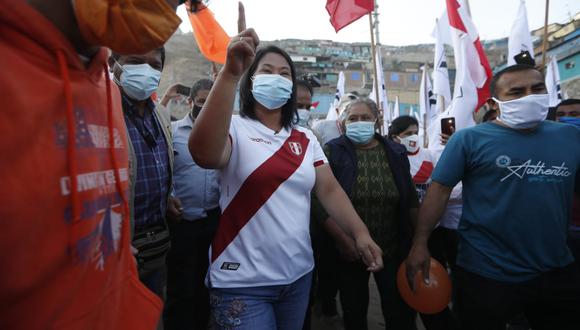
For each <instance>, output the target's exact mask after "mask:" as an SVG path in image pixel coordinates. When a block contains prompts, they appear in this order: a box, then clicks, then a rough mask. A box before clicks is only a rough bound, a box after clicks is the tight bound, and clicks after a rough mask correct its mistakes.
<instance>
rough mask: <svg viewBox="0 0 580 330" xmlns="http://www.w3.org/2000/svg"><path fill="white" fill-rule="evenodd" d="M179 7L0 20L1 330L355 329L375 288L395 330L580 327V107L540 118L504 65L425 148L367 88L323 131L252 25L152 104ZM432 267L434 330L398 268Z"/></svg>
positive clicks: (532, 87) (71, 5)
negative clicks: (485, 96)
mask: <svg viewBox="0 0 580 330" xmlns="http://www.w3.org/2000/svg"><path fill="white" fill-rule="evenodd" d="M182 2H183V1H182ZM168 3H172V5H169V4H168ZM177 4H178V1H168V2H166V1H165V0H151V1H149V2H148V4H147V5H145V4H142V5H141V6H135V7H132V8H131V9H127V11H128V13H129V14H130V15H128V16H127V15H123V13H122V12H118V11H115V10H112V9H111V8H113V7H114V6H115V4H114V1H105V0H94V1H84V0H76V1H72V2H71V1H68V0H58V1H52V2H51V3H50V5H47V4H46V2H45V1H37V0H29V1H27V2H24V1H16V2H12V1H7V0H2V1H0V6H2V8H4V9H5V10H3V11H2V13H0V17H1V18H2V19H1V20H0V26H1V27H2V31H3V32H2V37H1V38H0V47H1V50H2V51H1V52H0V54H2V57H3V59H4V60H5V61H4V62H5V63H9V64H10V65H8V66H6V67H5V70H4V73H3V74H2V75H0V77H1V78H0V90H2V91H4V93H5V95H6V97H5V102H6V103H7V104H6V106H5V108H4V109H5V110H4V112H5V113H6V114H7V115H8V116H7V118H8V119H7V120H5V121H3V122H2V124H0V127H1V128H2V132H3V133H4V134H5V136H6V137H7V139H5V140H4V142H3V143H2V144H1V150H2V155H4V157H3V159H2V161H1V162H0V178H1V179H0V182H2V183H3V190H2V200H3V204H2V207H1V208H0V219H2V231H1V236H0V238H1V239H0V242H2V243H1V244H2V245H1V246H4V247H5V248H6V249H4V250H5V251H6V253H4V254H3V255H2V257H0V265H1V266H2V269H3V270H4V272H3V276H2V281H0V296H1V297H2V299H1V300H0V307H1V308H0V329H156V328H158V329H166V330H172V329H176V330H177V329H208V328H212V329H216V330H219V329H223V330H233V329H237V330H238V329H239V330H243V329H252V330H253V329H282V330H300V329H311V326H312V318H313V313H315V314H317V315H321V317H322V318H323V320H325V321H327V322H329V324H331V325H330V326H331V327H335V328H339V327H344V328H345V329H347V330H364V329H368V321H367V314H368V309H369V294H370V293H369V279H370V275H371V273H372V274H373V278H374V281H375V283H376V288H377V290H378V296H379V298H380V310H381V312H382V315H383V317H384V324H385V328H386V329H400V330H413V329H417V320H418V319H420V320H421V322H422V323H423V325H424V327H425V328H426V329H427V330H443V329H451V330H454V329H465V330H472V329H475V330H478V329H481V330H496V329H497V330H499V329H506V325H508V324H512V325H515V324H516V323H518V322H520V323H522V322H523V323H524V324H525V327H526V328H531V329H546V330H548V329H550V330H552V329H563V330H566V329H576V328H577V327H578V321H577V315H578V314H579V313H580V218H579V217H580V203H579V199H580V173H579V168H580V100H576V99H569V100H565V101H563V102H562V103H560V104H559V105H558V106H557V107H556V108H554V109H551V110H552V111H550V109H549V107H548V95H547V91H546V86H545V84H544V77H543V74H542V72H541V71H540V70H539V69H537V68H536V67H534V66H530V65H527V64H516V65H512V66H508V67H507V68H505V69H503V70H501V71H499V72H497V73H496V74H495V76H494V77H493V80H492V82H491V94H492V96H493V97H492V98H491V99H490V100H489V101H488V104H487V105H486V110H482V111H486V113H485V115H484V116H482V120H481V123H479V124H478V125H476V126H474V127H470V128H465V129H461V130H458V131H457V132H455V131H452V132H451V133H452V134H443V133H442V134H441V135H440V139H441V141H440V142H441V145H443V146H444V148H442V149H437V150H431V149H429V148H428V144H429V143H427V142H428V141H425V140H424V137H423V136H422V135H421V134H420V132H419V126H420V125H419V122H418V121H417V120H416V119H415V118H413V117H410V116H400V117H398V118H396V119H395V120H394V121H393V122H392V123H391V125H390V127H388V131H387V132H386V134H385V135H383V134H381V133H380V132H381V131H382V130H381V122H382V115H381V109H378V108H377V105H376V103H375V102H373V101H371V100H369V99H367V98H365V97H362V96H360V95H359V94H358V93H356V92H352V93H347V94H346V95H344V96H343V97H342V98H341V99H340V100H339V102H337V107H336V111H337V117H338V119H336V120H323V121H317V122H315V121H314V120H313V118H312V115H311V109H312V104H313V95H314V91H313V86H312V85H311V84H310V82H309V81H307V80H301V79H299V76H300V74H304V73H298V72H296V70H295V67H294V64H293V62H292V60H291V57H290V56H289V55H288V54H287V53H286V52H285V51H284V50H283V49H281V48H279V47H276V46H266V47H260V46H259V44H260V41H259V38H258V36H257V34H256V33H255V31H254V30H252V29H245V28H244V29H242V30H243V31H241V32H240V33H239V34H238V35H236V36H234V37H232V39H231V41H230V43H229V46H228V51H227V58H226V62H225V64H224V66H223V67H222V68H221V70H220V71H219V72H216V73H215V74H214V75H213V76H212V77H211V79H200V80H197V81H196V82H195V83H193V84H192V86H191V87H189V86H183V85H181V84H176V85H173V86H171V87H170V88H168V90H167V91H165V93H164V95H163V96H162V97H161V98H159V97H157V96H156V95H157V94H158V92H159V91H158V87H159V82H160V79H161V73H162V71H163V68H164V65H165V62H166V55H165V49H164V48H163V44H164V43H165V41H166V40H167V39H168V38H169V37H170V35H171V33H172V32H173V31H174V30H175V28H176V27H177V24H178V23H179V20H178V19H177V17H176V16H175V6H176V5H177ZM99 5H100V7H99ZM97 14H101V15H97ZM107 15H108V16H107ZM105 16H107V17H108V18H106V19H105V18H103V17H105ZM129 16H130V17H132V19H134V20H133V21H131V22H125V21H124V20H126V17H129ZM25 18H32V19H25ZM125 23H127V24H125ZM129 23H130V24H129ZM110 24H117V26H123V28H124V29H125V30H123V31H120V30H119V28H118V27H117V29H116V30H115V31H112V30H110V29H107V27H109V25H110ZM136 36H138V37H139V38H137V37H136ZM30 87H32V88H30ZM184 87H185V88H184ZM31 91H32V92H31ZM178 96H179V97H181V99H182V100H183V102H184V104H186V106H187V108H188V109H189V110H188V112H187V114H186V115H185V116H184V117H183V118H177V119H176V120H174V121H171V120H170V115H171V114H170V110H168V104H170V102H171V100H172V99H175V98H177V97H178ZM236 96H238V99H239V115H238V114H236V115H234V113H233V109H234V102H235V100H236ZM158 100H159V102H158ZM22 142H24V143H25V144H24V146H23V145H22ZM431 256H433V258H435V259H436V260H438V261H439V262H440V263H441V264H442V265H444V267H445V268H446V269H447V271H448V272H449V275H450V277H451V280H452V283H453V292H452V299H451V303H450V304H449V306H448V307H447V308H445V309H443V310H442V311H441V312H439V313H436V314H421V313H417V312H416V311H415V310H414V309H413V307H412V306H410V305H408V304H407V302H405V301H404V300H403V298H402V297H401V294H400V293H399V290H398V288H397V271H398V269H399V267H400V266H401V264H404V265H405V266H406V276H407V281H408V285H409V286H410V287H411V288H413V289H414V288H415V287H416V286H417V285H418V283H417V282H416V274H418V273H419V274H420V277H421V280H422V281H424V282H425V283H427V284H428V283H429V277H428V274H429V267H430V257H431ZM337 296H338V297H339V299H340V306H341V311H339V310H338V306H337V301H336V297H337ZM339 315H340V316H339Z"/></svg>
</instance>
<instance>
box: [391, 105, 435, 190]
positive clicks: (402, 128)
mask: <svg viewBox="0 0 580 330" xmlns="http://www.w3.org/2000/svg"><path fill="white" fill-rule="evenodd" d="M389 138H390V139H391V140H393V141H395V142H398V143H400V144H402V145H404V146H405V148H406V149H407V156H408V157H409V164H410V165H411V177H412V178H413V183H414V184H415V188H416V190H417V196H419V201H423V197H425V192H427V188H428V187H429V184H430V183H431V172H433V167H434V165H435V161H434V159H433V156H432V154H431V152H430V151H429V150H428V149H424V148H421V141H420V140H421V138H420V137H419V122H418V121H417V119H415V118H413V117H411V116H399V117H397V118H396V119H395V120H393V122H392V123H391V126H390V127H389Z"/></svg>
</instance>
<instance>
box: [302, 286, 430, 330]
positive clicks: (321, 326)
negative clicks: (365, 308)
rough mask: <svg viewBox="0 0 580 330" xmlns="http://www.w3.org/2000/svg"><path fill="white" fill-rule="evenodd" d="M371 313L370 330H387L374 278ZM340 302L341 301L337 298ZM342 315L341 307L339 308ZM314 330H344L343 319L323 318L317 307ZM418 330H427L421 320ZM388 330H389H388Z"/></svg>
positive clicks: (370, 294) (371, 290) (369, 316)
mask: <svg viewBox="0 0 580 330" xmlns="http://www.w3.org/2000/svg"><path fill="white" fill-rule="evenodd" d="M369 296H370V299H369V313H368V324H369V330H385V321H384V319H383V314H382V313H381V301H380V298H379V293H378V291H377V287H376V284H375V281H374V279H373V277H372V276H371V277H370V281H369ZM337 300H338V301H339V300H340V299H338V298H337ZM338 310H339V313H340V307H339V308H338ZM311 329H312V330H343V329H344V327H343V326H342V320H341V319H328V318H325V317H321V316H320V313H318V312H317V308H316V306H314V310H313V313H312V326H311ZM417 329H418V330H425V328H424V327H423V324H422V323H421V321H420V320H419V319H417ZM387 330H388V329H387Z"/></svg>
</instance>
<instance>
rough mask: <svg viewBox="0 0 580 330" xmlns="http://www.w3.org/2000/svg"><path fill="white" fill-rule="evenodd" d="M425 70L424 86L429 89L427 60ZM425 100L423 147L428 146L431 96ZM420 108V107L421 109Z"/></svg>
mask: <svg viewBox="0 0 580 330" xmlns="http://www.w3.org/2000/svg"><path fill="white" fill-rule="evenodd" d="M423 68H424V69H423V70H425V71H423V74H424V75H425V82H424V84H425V86H424V87H423V89H424V90H427V79H429V74H428V73H429V71H427V70H428V68H429V67H428V66H427V62H425V64H424V67H423ZM431 88H433V86H431ZM423 97H424V96H423ZM423 102H425V107H426V108H425V113H424V114H423V148H427V109H429V108H430V107H431V105H430V102H429V97H427V99H426V100H424V101H423ZM419 110H420V109H419Z"/></svg>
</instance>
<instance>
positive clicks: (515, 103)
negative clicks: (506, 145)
mask: <svg viewBox="0 0 580 330" xmlns="http://www.w3.org/2000/svg"><path fill="white" fill-rule="evenodd" d="M493 100H494V101H495V102H497V104H498V105H499V110H500V115H499V117H498V118H497V119H498V120H499V121H501V122H502V123H504V124H506V125H507V126H508V127H511V128H514V129H526V128H532V127H535V126H537V125H538V124H539V123H541V122H542V121H544V120H545V119H546V116H547V115H548V106H549V100H550V98H549V96H548V94H531V95H528V96H524V97H520V98H519V99H515V100H511V101H505V102H503V101H500V100H498V99H496V98H495V97H494V98H493Z"/></svg>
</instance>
